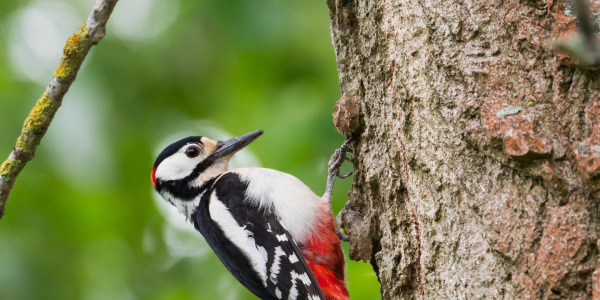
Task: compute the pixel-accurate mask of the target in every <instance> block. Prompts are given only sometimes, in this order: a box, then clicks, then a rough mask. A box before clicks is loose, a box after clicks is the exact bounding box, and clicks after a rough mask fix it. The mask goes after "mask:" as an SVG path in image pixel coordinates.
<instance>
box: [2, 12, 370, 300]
mask: <svg viewBox="0 0 600 300" xmlns="http://www.w3.org/2000/svg"><path fill="white" fill-rule="evenodd" d="M92 4H93V0H56V1H37V2H36V1H0V151H3V152H4V153H5V154H4V155H6V156H8V154H9V153H10V150H11V148H12V147H13V146H14V143H15V141H16V138H17V136H18V134H19V132H20V129H21V125H22V122H23V120H24V119H25V117H26V116H27V114H28V112H29V110H30V109H31V108H32V107H33V104H34V101H35V100H36V99H37V98H38V97H39V96H40V95H41V94H42V93H43V91H44V88H45V85H46V84H48V83H49V81H50V78H51V75H52V69H53V68H54V67H56V66H57V65H58V62H59V60H60V56H61V50H62V45H63V43H64V41H65V40H66V38H67V37H68V36H69V35H71V34H72V33H74V32H76V31H77V29H78V28H79V26H80V25H81V23H83V22H84V20H85V19H86V18H87V15H88V13H89V11H90V9H91V7H92ZM329 34H330V33H329V18H328V10H327V6H326V4H325V1H322V0H319V1H314V0H310V1H276V0H257V1H242V0H228V1H218V0H201V1H197V0H169V1H159V0H121V1H119V3H118V4H117V6H116V9H115V13H114V15H113V17H112V18H111V20H110V21H109V26H108V30H107V36H106V38H105V39H104V40H102V41H101V42H100V44H99V45H98V46H96V47H95V48H93V49H92V52H91V54H90V56H88V59H87V60H86V61H85V62H84V66H83V68H82V69H81V70H80V72H79V76H78V78H77V80H76V81H75V83H74V84H73V86H72V87H71V90H70V91H69V93H68V94H67V96H66V97H65V99H64V103H63V107H61V108H60V109H59V111H58V113H57V115H56V118H55V120H54V123H53V124H52V126H51V127H50V129H49V132H48V134H47V136H46V137H45V138H44V139H43V140H42V144H41V146H40V147H39V148H38V151H37V155H36V158H35V159H34V160H33V161H32V162H31V163H29V164H28V165H27V167H26V168H25V170H24V171H23V172H22V173H21V175H20V177H19V179H18V180H17V182H16V185H15V187H14V189H13V192H12V194H11V197H10V199H9V202H8V207H7V211H6V215H5V216H4V218H3V219H2V220H1V221H0V299H254V297H253V295H251V294H250V293H249V292H247V291H246V290H245V289H244V288H243V287H242V286H241V285H240V284H239V283H237V281H235V279H233V277H232V276H231V275H229V274H228V273H227V271H226V270H225V268H224V267H223V266H222V265H221V263H220V262H219V261H218V259H217V258H216V257H215V256H214V254H213V253H212V252H211V251H210V249H208V247H207V245H206V244H205V243H204V240H203V239H202V237H201V236H200V235H199V234H198V233H196V232H194V231H193V230H190V228H191V225H189V224H188V225H185V224H184V225H181V224H178V223H176V221H177V218H179V219H183V217H182V216H177V215H176V216H173V215H169V214H167V213H165V211H164V210H165V208H163V207H162V206H160V205H159V204H161V203H160V202H158V201H157V200H156V198H155V197H156V195H154V193H153V191H152V188H151V182H150V178H149V177H150V176H149V175H150V169H151V167H152V164H153V162H154V158H155V156H156V154H157V153H158V152H159V151H160V150H161V147H163V146H165V145H166V144H167V143H169V142H172V141H173V140H175V139H178V138H181V137H183V136H185V135H187V134H198V135H209V133H214V134H220V135H222V136H214V138H227V137H231V136H234V135H239V134H243V133H246V132H249V131H253V130H257V129H263V130H265V134H264V135H263V136H262V137H261V138H260V139H259V140H257V141H256V142H254V143H253V144H252V145H251V146H250V147H249V148H248V150H245V151H246V152H247V154H245V155H246V157H247V158H248V157H250V158H252V155H254V157H256V158H257V159H258V161H259V162H260V165H262V166H263V167H268V168H273V169H278V170H281V171H284V172H288V173H290V174H293V175H295V176H296V177H298V178H300V179H301V180H302V181H304V182H305V183H306V184H307V185H308V186H310V187H311V188H312V189H313V190H314V191H315V192H316V193H317V194H321V193H323V191H324V186H325V179H326V165H327V161H328V159H329V156H330V155H331V154H332V153H333V151H334V150H335V148H337V147H339V145H340V144H341V143H342V142H343V140H344V137H343V136H341V135H339V134H338V133H337V131H336V129H335V127H334V126H333V124H332V117H331V112H332V110H333V106H334V104H335V101H336V100H337V99H338V98H339V96H340V95H339V85H338V81H337V72H336V64H335V54H334V50H333V47H332V45H331V40H330V35H329ZM0 153H1V152H0ZM240 154H241V153H240ZM0 155H1V154H0ZM252 161H253V160H252V159H242V160H240V161H239V162H238V164H244V163H247V162H252ZM255 164H256V163H255ZM346 168H348V166H346ZM345 171H348V170H347V169H346V170H345ZM350 184H351V179H347V180H345V181H342V180H338V182H337V185H336V188H335V191H334V196H335V197H334V210H335V211H336V212H337V211H339V210H340V209H341V208H342V207H343V204H344V203H345V201H346V199H347V196H346V193H347V191H348V189H349V188H350ZM173 220H175V221H173ZM180 221H181V220H180ZM181 223H183V222H181ZM185 226H187V227H185ZM343 246H344V251H345V252H346V253H347V250H348V249H347V246H348V245H347V244H346V243H343ZM347 266H348V268H347V270H348V271H347V276H348V283H349V287H350V294H351V296H352V298H354V299H379V284H378V282H377V278H376V276H375V274H374V273H373V271H372V270H371V268H370V266H369V265H368V264H366V263H360V262H353V261H349V260H348V262H347Z"/></svg>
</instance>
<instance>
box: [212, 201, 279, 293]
mask: <svg viewBox="0 0 600 300" xmlns="http://www.w3.org/2000/svg"><path fill="white" fill-rule="evenodd" d="M208 211H209V212H210V216H211V218H212V219H213V220H214V221H215V222H216V223H217V225H218V226H219V227H220V228H221V229H222V230H223V233H224V234H225V236H226V237H227V238H228V239H229V240H230V241H231V242H232V243H233V244H234V245H236V247H238V249H240V250H241V251H242V253H243V254H244V255H245V256H246V257H247V258H248V261H249V262H250V265H251V266H252V269H254V271H255V272H256V274H258V276H259V277H260V279H261V280H262V283H263V285H264V286H265V287H266V286H267V260H266V259H264V256H263V253H261V250H260V249H258V248H257V246H256V242H255V240H254V237H253V236H252V233H251V232H250V231H248V230H247V229H246V228H245V226H243V227H241V226H240V225H239V224H238V223H237V222H236V221H235V219H234V218H233V216H232V215H231V213H230V212H229V209H227V207H226V206H225V204H223V202H221V201H220V200H219V199H218V198H217V196H216V192H213V194H212V195H211V197H210V203H209V204H208ZM263 249H264V248H263ZM264 254H266V251H265V253H264Z"/></svg>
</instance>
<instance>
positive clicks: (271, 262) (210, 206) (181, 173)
mask: <svg viewBox="0 0 600 300" xmlns="http://www.w3.org/2000/svg"><path fill="white" fill-rule="evenodd" d="M262 133H263V131H262V130H259V131H255V132H251V133H248V134H244V135H241V136H238V137H236V138H233V139H230V140H227V141H215V140H212V139H209V138H207V137H201V136H191V137H187V138H184V139H181V140H179V141H177V142H175V143H173V144H171V145H169V146H168V147H166V148H165V149H164V150H163V151H162V152H161V153H160V154H159V155H158V157H157V159H156V162H155V163H154V168H153V170H152V183H153V185H154V188H155V190H156V191H157V192H158V193H159V194H160V195H161V196H162V197H163V198H164V199H165V200H166V201H168V202H169V203H171V204H172V205H174V206H175V207H176V208H177V209H178V210H179V212H180V213H182V214H183V215H185V216H186V217H187V219H188V220H190V221H191V222H192V223H193V224H194V227H195V228H196V229H197V230H198V231H199V232H200V233H201V234H202V235H203V236H204V238H205V239H206V242H207V243H208V245H209V246H210V247H211V248H212V250H213V251H214V252H215V254H216V255H217V257H218V258H219V259H220V260H221V262H222V263H223V264H224V265H225V267H226V268H227V270H229V272H231V274H232V275H233V276H234V277H235V278H236V279H237V280H238V281H239V282H240V283H241V284H242V285H244V286H245V287H246V288H247V289H248V290H250V291H251V292H252V293H254V294H255V295H256V296H258V297H259V298H261V299H326V300H333V299H336V300H338V299H349V296H348V290H347V286H346V283H345V281H344V267H345V266H344V255H343V253H342V249H341V247H340V240H339V238H338V236H337V235H336V223H335V220H334V217H333V213H332V210H331V203H330V202H331V188H332V187H333V181H334V179H335V177H336V176H337V177H346V176H348V174H340V173H339V166H340V165H341V164H342V163H343V161H344V159H345V151H347V149H348V147H345V148H344V147H342V148H343V152H344V153H343V154H342V153H340V150H339V151H336V154H334V156H332V159H331V160H330V164H329V171H330V172H329V177H328V180H327V191H326V193H325V195H324V196H323V197H319V196H317V195H316V194H315V193H313V192H312V191H311V189H310V188H309V187H307V186H306V185H305V184H304V183H302V182H301V181H300V180H299V179H297V178H296V177H294V176H292V175H289V174H286V173H283V172H279V171H276V170H272V169H266V168H236V169H232V170H228V169H229V160H230V159H231V158H232V157H233V155H234V154H235V153H236V152H238V151H239V150H241V149H242V148H244V147H245V146H247V145H248V144H250V143H251V142H252V141H254V140H255V139H257V138H258V137H259V136H260V135H262ZM345 145H346V143H345V144H344V146H345ZM342 156H343V157H342Z"/></svg>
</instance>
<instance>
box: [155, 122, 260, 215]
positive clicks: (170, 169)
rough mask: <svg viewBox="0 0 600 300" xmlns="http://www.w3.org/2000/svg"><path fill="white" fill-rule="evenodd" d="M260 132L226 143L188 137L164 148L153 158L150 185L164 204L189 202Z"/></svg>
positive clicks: (227, 166)
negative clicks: (162, 199) (165, 201)
mask: <svg viewBox="0 0 600 300" xmlns="http://www.w3.org/2000/svg"><path fill="white" fill-rule="evenodd" d="M262 133H263V131H262V130H258V131H254V132H250V133H247V134H244V135H241V136H238V137H235V138H232V139H230V140H227V141H215V140H211V139H209V138H207V137H202V136H190V137H187V138H184V139H181V140H179V141H177V142H175V143H173V144H171V145H169V146H167V147H166V148H165V149H164V150H163V151H162V152H161V153H160V154H159V155H158V157H157V158H156V162H155V163H154V168H153V169H152V183H153V185H154V188H155V189H156V191H157V192H158V193H160V194H161V195H162V196H163V198H165V199H166V200H167V201H169V202H171V203H172V204H174V205H176V206H177V204H176V203H174V200H180V201H191V200H193V199H194V198H196V196H197V195H198V194H199V192H200V190H201V187H202V185H203V184H204V183H205V182H207V181H208V180H210V179H211V178H213V177H216V176H218V175H219V174H221V173H223V172H226V171H227V169H228V168H229V160H230V159H231V157H233V155H234V154H235V153H236V152H238V151H239V150H241V149H242V148H244V147H246V146H247V145H248V144H250V143H251V142H252V141H254V140H255V139H256V138H258V137H259V136H260V135H261V134H262Z"/></svg>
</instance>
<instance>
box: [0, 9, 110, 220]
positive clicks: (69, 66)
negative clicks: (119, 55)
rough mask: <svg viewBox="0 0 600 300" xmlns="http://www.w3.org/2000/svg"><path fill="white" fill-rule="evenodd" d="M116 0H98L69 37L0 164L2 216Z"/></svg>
mask: <svg viewBox="0 0 600 300" xmlns="http://www.w3.org/2000/svg"><path fill="white" fill-rule="evenodd" d="M117 1H118V0H96V2H95V3H94V7H93V9H92V12H91V13H90V15H89V17H88V19H87V21H86V23H85V24H83V25H82V26H81V28H80V29H79V31H78V32H77V33H74V34H73V35H71V36H70V37H69V38H68V39H67V42H66V43H65V47H64V49H63V57H62V59H61V62H60V64H59V65H58V67H57V68H56V69H55V70H54V77H53V78H52V80H51V82H50V84H49V85H48V86H47V87H46V91H45V92H44V93H43V95H42V96H41V97H40V99H38V100H37V102H36V104H35V105H34V107H33V109H32V110H31V112H30V113H29V116H28V117H27V118H26V119H25V122H24V124H23V128H22V130H21V135H20V136H19V137H18V139H17V142H16V145H15V147H14V148H13V150H12V152H11V153H10V155H9V157H8V159H7V160H5V161H4V162H3V163H2V165H0V219H2V216H3V215H4V211H5V208H6V203H7V201H8V196H9V195H10V192H11V190H12V188H13V185H14V183H15V181H16V179H17V176H18V175H19V173H20V172H21V171H22V170H23V168H25V165H26V164H27V163H28V162H29V161H30V160H31V159H33V157H34V155H35V151H36V149H37V147H38V145H39V144H40V142H41V140H42V137H43V136H44V134H46V131H47V130H48V127H49V126H50V123H51V122H52V119H53V118H54V115H55V114H56V111H57V110H58V108H59V107H60V105H61V104H62V99H63V97H64V95H65V94H66V93H67V91H68V90H69V87H70V86H71V84H72V83H73V81H75V77H76V76H77V72H78V71H79V68H80V67H81V64H82V63H83V61H84V59H85V57H86V56H87V54H88V52H89V51H90V49H91V47H92V46H93V45H96V44H97V43H98V42H99V41H100V39H102V38H103V37H104V35H105V28H106V22H107V21H108V18H109V17H110V14H111V13H112V11H113V9H114V7H115V5H116V4H117Z"/></svg>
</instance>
